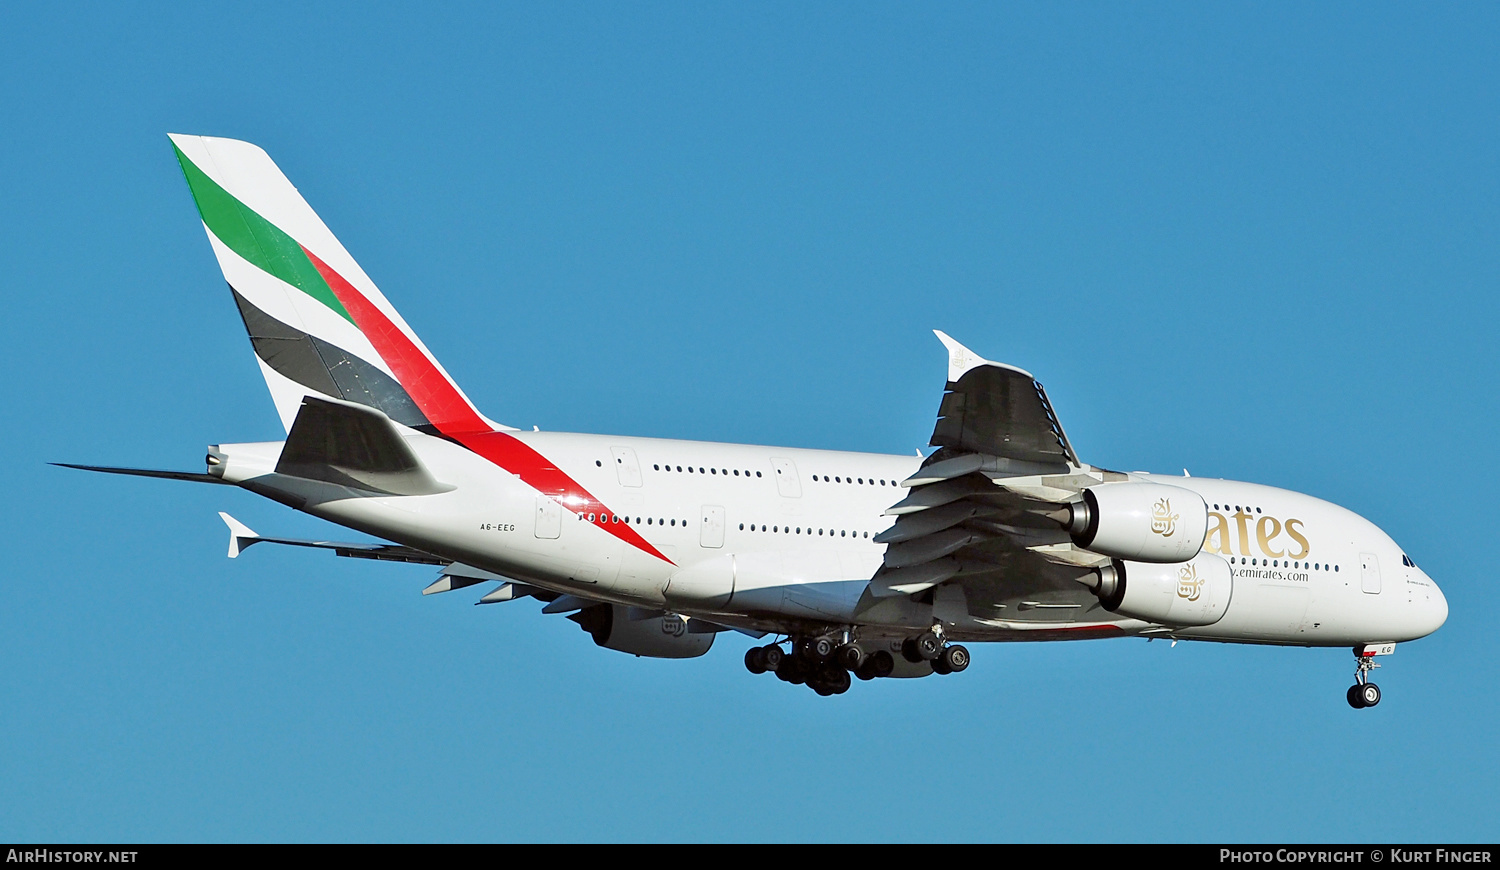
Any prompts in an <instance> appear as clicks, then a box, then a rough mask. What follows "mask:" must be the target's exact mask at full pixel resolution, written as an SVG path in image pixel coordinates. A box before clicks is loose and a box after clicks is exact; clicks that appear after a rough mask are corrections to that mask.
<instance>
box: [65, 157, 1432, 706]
mask: <svg viewBox="0 0 1500 870" xmlns="http://www.w3.org/2000/svg"><path fill="white" fill-rule="evenodd" d="M170 139H171V142H172V145H173V148H174V150H175V152H176V156H177V160H178V162H179V164H180V166H181V168H182V171H183V174H184V175H185V177H186V179H187V183H188V187H189V189H190V191H191V193H192V196H193V199H194V201H195V202H196V204H197V207H198V212H199V215H200V216H201V218H202V221H203V226H204V230H205V232H206V233H207V235H208V241H209V245H210V246H211V247H212V249H213V252H214V255H215V257H216V258H217V260H218V264H219V266H220V269H221V271H222V272H223V276H224V279H225V280H226V281H227V282H228V284H229V290H230V295H231V296H232V298H233V300H234V302H235V304H236V306H237V307H238V309H239V312H240V315H241V318H242V319H243V321H244V325H245V329H246V331H247V332H248V334H249V336H250V343H251V346H252V348H253V350H254V353H255V358H256V363H257V364H258V365H259V366H260V370H261V373H262V375H263V376H264V377H265V381H266V385H267V386H268V388H269V389H270V392H271V397H272V399H273V401H274V404H275V406H276V410H277V413H278V415H279V416H280V418H281V422H282V424H283V426H284V428H285V430H286V433H287V435H286V439H285V440H283V441H271V442H256V443H239V444H216V445H212V446H210V447H209V448H208V453H207V456H206V457H205V463H206V468H205V470H204V471H201V472H193V471H167V470H155V469H141V468H124V467H117V466H96V465H76V464H69V463H58V464H62V465H67V466H68V467H72V468H81V469H85V470H90V471H101V472H109V473H116V474H129V475H139V476H145V477H157V478H167V479H175V480H187V481H195V482H201V483H210V484H216V485H231V486H237V487H239V488H241V489H244V490H248V491H250V492H252V493H255V494H257V495H260V496H264V497H266V498H269V499H271V500H273V501H276V502H280V503H281V504H283V505H286V506H288V507H290V508H292V509H294V510H298V511H302V512H303V513H307V514H311V515H312V516H315V517H319V518H321V519H324V520H328V521H330V522H332V523H336V524H338V525H340V526H344V527H347V528H349V529H353V530H356V531H358V532H361V533H364V534H367V535H371V536H374V537H376V538H378V539H380V541H381V542H379V543H368V542H367V543H357V542H337V541H322V540H308V539H298V538H284V537H275V536H262V535H259V534H257V533H256V532H254V531H253V530H251V529H249V528H248V527H246V526H245V525H244V524H243V523H240V522H239V521H237V520H235V519H234V518H233V517H231V516H229V515H228V514H227V513H221V514H220V517H221V518H222V519H223V520H224V522H225V523H226V524H227V526H228V527H229V535H230V539H229V552H228V555H229V556H230V557H231V558H235V557H238V556H239V554H240V553H241V551H243V550H244V549H245V548H246V547H249V546H251V545H254V544H258V543H274V544H282V545H289V546H300V547H310V548H318V549H329V550H333V551H334V552H335V553H336V554H337V555H339V556H346V557H353V558H366V559H378V560H390V561H401V562H413V563H418V564H427V565H434V566H438V567H439V569H440V572H439V574H438V577H437V579H436V580H435V581H434V582H432V583H431V584H430V585H429V586H427V588H425V589H424V590H423V594H435V593H443V592H450V591H455V590H459V589H464V588H469V587H472V586H477V585H481V584H487V591H486V593H485V594H484V595H483V596H482V597H481V598H480V599H479V600H478V601H477V602H476V603H478V604H494V603H500V602H508V601H517V600H521V599H528V598H529V599H535V600H537V601H540V602H541V603H542V604H543V606H542V608H541V610H542V612H543V613H549V614H567V615H568V616H567V618H568V619H570V620H572V621H573V622H575V623H577V624H578V625H579V626H580V627H581V628H582V629H583V630H584V631H585V632H587V633H588V634H589V635H590V636H591V637H592V639H593V641H594V643H595V644H597V645H599V646H601V647H604V648H607V649H611V650H617V651H620V652H624V653H629V654H633V655H636V656H651V657H660V658H690V657H695V656H701V655H703V654H705V653H707V652H708V651H709V649H710V648H711V647H712V645H713V643H714V640H715V638H716V637H717V636H718V635H719V634H722V633H724V632H730V631H732V632H738V633H742V634H745V635H749V636H750V637H753V638H757V639H759V640H764V639H765V638H767V637H768V636H769V637H770V638H771V641H770V642H768V643H765V644H763V645H759V646H752V647H751V648H750V649H749V650H748V651H747V652H746V654H745V658H744V663H745V666H746V668H747V669H748V670H749V671H751V672H752V673H756V674H765V673H770V674H774V675H775V677H777V678H779V679H781V680H782V681H784V682H787V683H792V684H803V685H806V686H808V687H810V688H811V689H813V690H814V691H815V692H817V693H818V694H819V695H824V696H828V695H836V694H841V693H843V692H845V691H847V690H848V689H849V688H850V686H851V685H852V682H853V680H854V679H855V678H857V679H859V680H872V679H878V678H888V677H925V676H930V675H934V674H936V675H946V674H953V673H958V672H961V671H963V670H965V669H966V668H967V667H968V666H969V662H970V656H969V651H968V649H967V648H966V647H965V646H963V643H978V642H987V641H988V642H994V641H1065V640H1087V639H1101V638H1122V637H1138V638H1139V637H1144V638H1150V639H1154V638H1161V639H1166V640H1170V641H1171V642H1173V643H1174V644H1175V643H1176V642H1177V641H1180V640H1194V641H1218V642H1227V643H1248V644H1274V645H1286V646H1306V647H1337V646H1345V647H1349V648H1351V649H1352V650H1353V652H1354V655H1355V677H1354V684H1353V685H1351V686H1350V687H1349V689H1348V691H1347V693H1346V697H1347V700H1348V703H1349V705H1350V706H1351V707H1354V708H1355V709H1362V708H1366V707H1374V706H1375V705H1376V704H1378V703H1379V702H1380V697H1381V693H1380V688H1379V687H1378V686H1377V685H1376V684H1375V683H1373V682H1371V680H1370V679H1369V677H1370V674H1371V672H1372V671H1373V670H1374V669H1375V668H1378V667H1379V666H1380V665H1379V664H1378V663H1377V662H1376V661H1375V659H1376V658H1377V657H1380V656H1385V655H1389V654H1390V653H1392V652H1394V650H1395V647H1396V644H1397V643H1401V642H1406V641H1411V640H1416V639H1418V638H1421V637H1425V636H1426V635H1428V634H1431V633H1432V632H1434V631H1436V630H1437V629H1438V628H1439V627H1440V626H1441V625H1442V624H1443V623H1444V621H1445V620H1446V619H1447V615H1448V604H1447V600H1446V599H1445V598H1444V596H1443V593H1442V591H1441V590H1440V589H1439V588H1438V586H1437V584H1436V583H1434V582H1433V580H1432V579H1431V578H1430V577H1428V576H1427V574H1426V573H1424V572H1423V571H1422V570H1421V569H1420V568H1418V567H1417V565H1416V563H1415V562H1413V561H1412V560H1411V559H1410V558H1409V557H1408V556H1407V555H1406V553H1405V552H1403V551H1402V549H1401V548H1400V547H1399V546H1398V545H1397V544H1396V543H1395V542H1394V541H1393V540H1392V539H1391V538H1390V536H1388V535H1387V534H1386V533H1385V532H1383V531H1381V530H1380V529H1379V528H1377V527H1376V526H1375V525H1374V524H1373V523H1371V522H1369V521H1368V520H1366V519H1364V518H1363V517H1361V516H1359V515H1358V514H1355V513H1353V512H1352V511H1349V510H1346V509H1345V508H1342V507H1339V506H1337V505H1334V504H1331V503H1329V502H1326V501H1323V500H1321V499H1317V498H1314V497H1312V496H1308V495H1304V494H1301V493H1297V492H1292V491H1288V490H1284V489H1277V488H1274V487H1270V486H1262V485H1258V484H1254V483H1241V482H1236V481H1229V480H1215V479H1207V478H1200V477H1191V476H1189V475H1188V474H1187V472H1186V471H1184V472H1183V476H1181V477H1177V476H1164V475H1157V474H1148V473H1144V472H1118V471H1111V470H1107V469H1104V468H1100V467H1097V466H1093V465H1089V464H1086V463H1084V462H1082V461H1081V460H1080V459H1079V458H1078V455H1077V454H1076V453H1075V452H1074V449H1073V445H1072V443H1071V442H1070V441H1069V440H1068V437H1067V435H1066V434H1065V432H1064V430H1063V427H1062V425H1061V423H1060V422H1059V420H1058V418H1057V415H1056V414H1055V413H1054V410H1053V406H1052V403H1051V401H1050V400H1049V399H1048V397H1047V393H1046V391H1045V390H1044V389H1043V388H1042V385H1041V384H1040V383H1039V382H1038V381H1037V380H1036V379H1035V378H1034V377H1033V376H1032V375H1031V374H1030V373H1028V372H1026V371H1024V370H1022V369H1020V368H1016V367H1014V366H1010V365H1006V364H1003V363H998V362H992V361H990V360H987V359H985V358H983V357H981V356H979V355H978V354H976V353H975V352H973V351H971V350H970V349H968V348H967V347H965V346H964V345H962V344H960V343H959V342H957V341H955V340H954V339H953V338H951V337H949V336H948V335H947V334H945V333H943V332H937V337H938V338H939V340H940V341H941V342H942V344H943V346H944V348H945V349H946V351H947V355H948V367H947V380H946V384H945V388H944V392H943V395H942V397H941V400H940V404H939V409H938V419H937V423H936V425H935V428H934V430H933V434H932V438H931V446H933V447H935V448H937V449H936V451H934V452H932V453H931V454H930V455H927V456H923V455H922V454H921V453H920V452H917V454H916V455H915V456H885V455H876V454H869V453H849V452H838V451H828V450H802V449H792V448H786V447H770V446H757V445H748V444H715V443H704V442H695V441H676V440H666V439H657V438H636V437H629V436H615V435H586V434H572V433H561V432H542V431H536V430H535V429H533V431H529V432H527V431H521V430H519V429H516V428H513V427H510V426H505V425H502V424H500V423H496V422H495V421H493V420H491V419H490V418H488V417H486V416H484V415H483V414H482V413H480V412H479V410H478V409H477V408H476V407H475V406H474V404H473V403H472V402H471V401H470V400H469V398H468V397H467V396H466V395H465V394H464V392H463V390H462V389H460V388H459V386H458V385H457V383H455V382H454V380H453V378H451V377H450V376H449V375H448V373H447V372H446V371H445V370H444V369H443V367H442V365H441V364H440V363H439V362H438V361H437V359H436V358H435V357H434V356H433V354H432V353H431V352H430V351H429V350H428V349H427V347H426V346H425V345H424V344H423V343H422V341H421V339H419V338H418V337H417V336H416V334H415V333H414V332H413V331H412V329H411V328H410V327H409V326H408V325H407V324H406V322H405V321H404V320H403V319H402V318H401V315H400V314H398V313H397V312H396V310H395V308H393V307H392V306H391V304H390V303H389V302H388V301H387V299H386V297H385V296H384V295H383V294H382V293H381V292H380V291H379V290H378V289H377V288H376V286H375V284H374V282H372V281H371V280H370V278H369V277H368V276H367V275H366V274H365V273H364V271H363V270H362V269H361V268H360V267H359V265H358V264H357V263H356V262H355V261H354V259H353V258H352V257H351V256H350V255H349V253H348V252H347V251H346V250H345V249H344V247H343V245H341V244H340V243H339V241H338V240H337V239H336V238H334V236H333V234H332V233H331V232H330V231H329V230H328V228H327V227H326V226H325V225H324V223H323V221H322V220H321V219H320V218H319V217H318V216H317V215H316V214H315V213H314V212H313V210H312V208H311V207H310V206H309V205H308V204H307V203H306V201H305V200H304V199H303V198H302V196H301V194H299V193H298V192H297V190H296V188H295V187H293V186H292V184H291V182H290V181H289V180H288V179H287V178H286V176H285V175H284V174H283V173H282V172H281V170H280V169H279V168H277V166H276V164H275V163H274V162H272V160H271V158H270V157H269V156H268V155H267V154H266V152H265V151H263V150H262V149H260V148H259V147H257V146H255V145H252V144H250V143H247V142H242V141H237V140H233V139H222V138H211V137H204V136H191V135H178V134H173V135H171V136H170Z"/></svg>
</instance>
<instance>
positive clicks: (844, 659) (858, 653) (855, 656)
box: [834, 643, 865, 671]
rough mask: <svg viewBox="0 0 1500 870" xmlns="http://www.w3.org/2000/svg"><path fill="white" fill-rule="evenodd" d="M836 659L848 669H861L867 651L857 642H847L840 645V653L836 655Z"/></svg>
mask: <svg viewBox="0 0 1500 870" xmlns="http://www.w3.org/2000/svg"><path fill="white" fill-rule="evenodd" d="M834 660H835V661H837V662H838V663H839V664H840V665H841V666H843V668H844V670H846V671H857V670H859V666H860V665H862V664H864V661H865V651H864V649H863V648H862V647H860V645H859V644H857V643H846V644H844V645H843V646H841V647H839V651H838V653H837V654H835V655H834Z"/></svg>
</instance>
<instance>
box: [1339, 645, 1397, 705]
mask: <svg viewBox="0 0 1500 870" xmlns="http://www.w3.org/2000/svg"><path fill="white" fill-rule="evenodd" d="M1391 646H1392V648H1394V646H1395V644H1392V645H1391ZM1378 654H1379V652H1378V651H1377V648H1376V647H1375V646H1374V645H1365V646H1357V647H1355V648H1354V662H1355V665H1354V685H1352V686H1350V687H1349V691H1348V692H1346V693H1345V697H1346V698H1348V700H1349V706H1351V707H1353V708H1354V709H1356V710H1362V709H1364V708H1365V707H1373V706H1375V705H1376V704H1379V703H1380V687H1379V686H1377V685H1375V684H1374V683H1372V682H1370V680H1369V676H1368V675H1369V673H1370V671H1373V670H1375V669H1376V668H1378V667H1380V665H1378V664H1376V663H1375V656H1376V655H1378Z"/></svg>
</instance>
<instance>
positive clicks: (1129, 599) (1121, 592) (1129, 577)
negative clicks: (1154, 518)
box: [1083, 553, 1234, 626]
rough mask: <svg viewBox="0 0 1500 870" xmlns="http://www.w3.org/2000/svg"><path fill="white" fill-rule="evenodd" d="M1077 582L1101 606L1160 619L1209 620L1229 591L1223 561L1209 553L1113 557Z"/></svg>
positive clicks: (1220, 613)
mask: <svg viewBox="0 0 1500 870" xmlns="http://www.w3.org/2000/svg"><path fill="white" fill-rule="evenodd" d="M1083 582H1084V583H1085V584H1086V585H1088V586H1090V587H1091V588H1092V589H1093V590H1094V594H1095V595H1097V596H1099V602H1100V603H1101V604H1103V605H1104V609H1105V610H1108V611H1109V612H1111V613H1118V614H1119V615H1121V616H1128V617H1131V618H1132V619H1144V620H1145V621H1147V622H1157V623H1161V624H1162V625H1180V626H1198V625H1213V624H1214V623H1216V622H1218V621H1219V620H1220V619H1223V618H1224V613H1225V612H1226V611H1228V610H1229V599H1230V598H1231V597H1232V595H1233V594H1234V576H1233V574H1232V573H1231V572H1230V570H1229V563H1228V562H1226V561H1224V559H1223V557H1221V556H1218V555H1215V554H1213V553H1200V554H1198V556H1197V557H1196V558H1194V559H1191V560H1189V561H1186V562H1181V563H1178V564H1176V565H1163V564H1161V563H1159V562H1127V561H1123V560H1120V559H1115V560H1114V561H1112V562H1111V563H1110V564H1109V565H1107V566H1105V567H1103V568H1099V569H1097V570H1096V571H1095V572H1094V573H1092V574H1089V575H1086V576H1085V577H1084V578H1083Z"/></svg>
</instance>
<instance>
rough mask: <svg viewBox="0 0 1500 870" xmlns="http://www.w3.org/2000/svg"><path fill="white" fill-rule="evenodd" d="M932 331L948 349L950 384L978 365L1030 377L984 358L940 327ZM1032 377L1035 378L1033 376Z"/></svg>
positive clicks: (1028, 374) (1028, 373)
mask: <svg viewBox="0 0 1500 870" xmlns="http://www.w3.org/2000/svg"><path fill="white" fill-rule="evenodd" d="M932 332H933V334H934V335H936V336H937V337H938V341H941V342H942V343H943V347H946V348H947V349H948V383H950V384H956V383H958V379H959V378H961V377H963V376H964V375H966V374H968V373H969V372H971V371H973V370H974V369H977V368H979V367H980V366H998V367H999V368H1002V369H1010V370H1011V371H1013V372H1020V373H1021V374H1023V375H1025V376H1026V377H1028V378H1031V377H1032V375H1031V372H1028V371H1024V370H1022V369H1018V368H1016V367H1015V366H1008V365H1006V364H1005V363H997V362H995V361H994V360H987V359H985V358H984V357H982V356H980V355H979V354H977V353H975V352H974V351H972V350H969V349H968V348H966V347H964V346H963V345H961V344H959V343H958V342H957V341H956V340H954V338H953V337H952V336H951V335H949V334H948V333H946V332H943V331H942V330H941V329H934V330H933V331H932ZM1032 379H1033V380H1035V378H1032Z"/></svg>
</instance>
